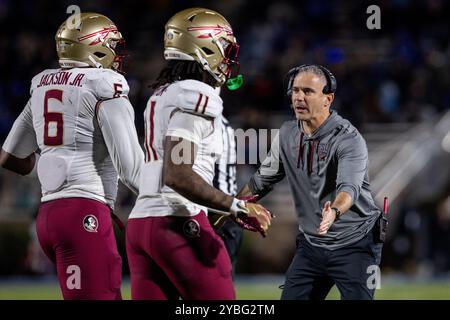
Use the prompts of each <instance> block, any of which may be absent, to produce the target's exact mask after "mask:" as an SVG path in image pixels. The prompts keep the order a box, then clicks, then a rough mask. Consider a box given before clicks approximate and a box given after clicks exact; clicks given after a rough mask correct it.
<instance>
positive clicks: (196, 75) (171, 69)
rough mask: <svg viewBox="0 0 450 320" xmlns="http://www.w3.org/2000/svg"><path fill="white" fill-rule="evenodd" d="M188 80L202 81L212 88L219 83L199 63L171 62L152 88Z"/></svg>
mask: <svg viewBox="0 0 450 320" xmlns="http://www.w3.org/2000/svg"><path fill="white" fill-rule="evenodd" d="M186 79H192V80H198V81H202V82H204V83H206V84H209V85H210V86H212V87H214V86H215V85H216V83H217V82H216V80H215V79H214V78H213V77H212V76H211V75H210V74H209V73H208V72H206V71H205V70H203V68H202V67H201V66H200V64H199V63H198V62H197V61H186V60H170V61H168V62H167V65H166V66H165V67H164V69H162V70H161V72H160V73H159V75H158V78H156V80H155V82H153V83H152V84H151V85H150V87H151V88H153V89H156V88H158V87H160V86H162V85H165V84H167V83H172V82H175V81H179V80H186Z"/></svg>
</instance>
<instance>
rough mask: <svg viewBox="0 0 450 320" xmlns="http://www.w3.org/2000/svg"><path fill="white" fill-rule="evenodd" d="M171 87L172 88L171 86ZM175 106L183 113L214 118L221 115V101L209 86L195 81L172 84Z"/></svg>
mask: <svg viewBox="0 0 450 320" xmlns="http://www.w3.org/2000/svg"><path fill="white" fill-rule="evenodd" d="M171 87H172V86H171ZM171 89H172V90H174V92H173V93H174V95H175V97H176V98H175V103H174V104H175V106H177V107H178V108H180V109H182V110H183V111H185V112H189V113H194V114H199V115H202V116H208V117H213V118H216V117H218V116H219V115H221V114H222V111H223V101H222V98H221V97H220V96H219V94H218V92H217V91H216V90H215V89H214V88H213V87H211V86H209V85H207V84H206V83H203V82H201V81H197V80H182V81H178V82H176V83H174V84H173V88H171Z"/></svg>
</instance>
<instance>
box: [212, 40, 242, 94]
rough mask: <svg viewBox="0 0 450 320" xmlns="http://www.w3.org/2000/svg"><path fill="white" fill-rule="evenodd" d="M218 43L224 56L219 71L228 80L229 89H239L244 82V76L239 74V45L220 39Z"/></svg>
mask: <svg viewBox="0 0 450 320" xmlns="http://www.w3.org/2000/svg"><path fill="white" fill-rule="evenodd" d="M217 42H218V43H217V44H218V47H219V49H220V50H221V52H222V55H223V56H224V58H223V60H222V62H221V63H220V64H219V66H218V68H217V70H218V71H219V72H220V73H222V74H223V75H224V76H225V78H226V79H227V81H226V85H227V87H228V89H230V90H236V89H239V88H240V87H241V86H242V84H243V82H244V78H243V76H242V75H241V74H239V70H240V65H239V61H238V56H239V45H238V44H237V43H232V42H229V41H228V40H227V39H225V38H219V39H218V40H217Z"/></svg>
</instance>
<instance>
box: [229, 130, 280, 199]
mask: <svg viewBox="0 0 450 320" xmlns="http://www.w3.org/2000/svg"><path fill="white" fill-rule="evenodd" d="M279 140H280V138H279V134H277V135H276V136H275V138H274V139H273V141H272V146H271V148H270V151H269V154H268V155H267V157H266V158H265V159H264V161H263V162H262V164H261V166H260V167H259V168H258V170H257V171H256V172H255V174H254V175H253V176H252V177H251V178H250V181H249V182H248V183H247V184H246V185H245V186H244V187H243V188H242V189H241V190H240V191H239V193H238V196H239V197H250V196H258V199H260V198H262V197H264V196H265V195H266V194H268V193H269V192H270V191H272V189H273V186H274V185H275V184H277V183H278V182H280V181H281V180H283V178H284V177H285V176H286V174H285V171H284V166H283V162H282V161H281V158H280V141H279Z"/></svg>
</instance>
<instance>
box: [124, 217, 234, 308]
mask: <svg viewBox="0 0 450 320" xmlns="http://www.w3.org/2000/svg"><path fill="white" fill-rule="evenodd" d="M126 238H127V241H126V242H127V256H128V263H129V265H130V275H131V298H132V299H157V300H165V299H170V300H178V299H179V298H180V297H181V298H182V299H184V300H207V299H211V300H231V299H235V293H234V287H233V280H232V277H231V262H230V258H229V257H228V254H227V251H226V249H225V246H224V244H223V241H222V239H221V238H220V237H219V236H218V235H217V234H216V233H215V232H214V230H213V229H212V227H211V225H210V224H209V221H208V218H207V217H206V215H205V214H204V213H203V212H201V213H200V214H198V215H196V216H194V217H174V216H168V217H148V218H135V219H130V220H129V221H128V225H127V232H126Z"/></svg>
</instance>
